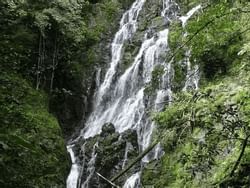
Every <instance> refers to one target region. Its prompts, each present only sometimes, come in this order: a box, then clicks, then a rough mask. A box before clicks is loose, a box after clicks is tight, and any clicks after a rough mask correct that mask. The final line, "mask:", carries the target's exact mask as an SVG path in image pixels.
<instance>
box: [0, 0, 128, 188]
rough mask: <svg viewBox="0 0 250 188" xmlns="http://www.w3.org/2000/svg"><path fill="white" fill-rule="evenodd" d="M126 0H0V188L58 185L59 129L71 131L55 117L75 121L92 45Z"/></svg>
mask: <svg viewBox="0 0 250 188" xmlns="http://www.w3.org/2000/svg"><path fill="white" fill-rule="evenodd" d="M130 3H131V1H130V0H126V1H118V0H117V1H116V0H115V1H109V0H71V1H69V0H51V1H48V0H2V1H1V2H0V27H1V30H0V45H1V49H0V54H1V56H0V71H1V75H0V123H1V126H0V151H1V153H0V167H1V172H0V187H6V188H7V187H25V188H27V187H65V184H66V182H65V180H66V176H67V174H68V172H69V157H68V155H67V153H66V148H65V142H64V139H63V135H62V132H61V128H63V131H64V136H65V135H66V134H71V132H70V131H69V130H70V128H68V127H66V125H68V124H64V123H65V122H64V121H65V119H63V118H64V117H66V118H68V119H70V120H71V122H70V125H72V126H74V121H77V120H81V118H82V111H83V110H82V108H83V107H81V105H82V101H83V99H82V96H83V95H84V96H86V95H87V94H88V89H89V88H90V86H91V84H92V83H91V80H90V81H88V79H89V78H92V77H93V73H94V69H95V66H96V65H97V64H98V63H102V62H101V61H97V59H98V58H100V57H97V56H98V55H97V54H98V53H96V49H97V47H98V45H99V43H100V42H101V41H102V40H103V39H104V38H105V37H107V36H110V35H112V30H113V29H114V28H115V27H116V26H112V27H110V22H111V21H115V20H116V19H119V17H120V11H121V9H122V8H124V9H125V8H127V6H129V5H130ZM104 18H105V19H104ZM99 54H100V53H99ZM83 79H85V80H86V82H85V84H84V85H83V84H82V80H83ZM89 85H90V86H89ZM91 87H92V86H91ZM79 101H81V102H79ZM77 105H79V106H80V107H78V106H77ZM76 106H77V107H78V108H79V109H76V108H77V107H76ZM66 108H67V110H65V109H66ZM62 111H63V112H64V111H66V112H65V113H64V114H63V115H62V114H60V113H62ZM75 111H77V112H75ZM49 112H53V113H54V114H56V115H57V117H58V119H59V121H60V125H61V126H62V127H61V128H60V126H59V124H58V121H57V120H56V119H55V117H54V116H53V115H52V114H50V113H49ZM75 113H78V114H77V115H75ZM65 114H67V115H65ZM79 114H80V115H79ZM61 117H62V118H61ZM68 119H67V120H68ZM72 119H73V120H72ZM65 127H66V128H65Z"/></svg>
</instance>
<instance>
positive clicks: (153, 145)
mask: <svg viewBox="0 0 250 188" xmlns="http://www.w3.org/2000/svg"><path fill="white" fill-rule="evenodd" d="M157 144H158V141H155V142H154V143H153V144H151V145H150V146H149V147H148V148H147V149H146V150H145V151H143V152H142V153H141V154H140V155H139V156H138V157H136V158H135V159H134V160H133V161H132V162H131V163H130V164H129V165H128V166H127V167H126V168H125V169H124V170H122V171H121V172H120V173H119V174H117V175H116V176H115V177H113V178H112V179H111V182H114V181H116V180H117V179H118V178H120V177H121V176H122V175H123V174H125V173H126V172H127V171H128V170H129V169H131V168H132V167H133V166H134V165H135V164H136V163H137V162H139V161H140V160H141V159H142V158H143V157H145V156H146V155H147V154H148V153H149V152H150V151H151V150H152V149H153V148H154V147H155V146H156V145H157Z"/></svg>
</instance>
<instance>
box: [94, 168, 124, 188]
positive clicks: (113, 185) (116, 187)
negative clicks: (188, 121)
mask: <svg viewBox="0 0 250 188" xmlns="http://www.w3.org/2000/svg"><path fill="white" fill-rule="evenodd" d="M96 174H97V175H98V176H99V177H100V178H102V179H103V180H105V181H106V182H107V183H109V184H110V185H112V187H115V188H120V187H119V186H118V185H116V184H114V183H113V182H112V181H110V180H108V179H107V178H105V177H104V176H102V175H101V174H99V173H98V172H96Z"/></svg>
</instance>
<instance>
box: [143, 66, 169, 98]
mask: <svg viewBox="0 0 250 188" xmlns="http://www.w3.org/2000/svg"><path fill="white" fill-rule="evenodd" d="M163 74H164V67H162V66H161V65H159V66H156V67H155V68H154V70H153V71H152V79H151V81H150V82H149V83H148V85H147V86H146V87H145V90H144V92H145V94H147V95H152V94H153V93H154V91H155V90H156V89H158V88H159V86H160V85H159V84H160V83H161V78H162V75H163Z"/></svg>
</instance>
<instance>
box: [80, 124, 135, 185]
mask: <svg viewBox="0 0 250 188" xmlns="http://www.w3.org/2000/svg"><path fill="white" fill-rule="evenodd" d="M83 147H84V148H83ZM77 148H79V151H75V152H76V153H80V155H78V156H81V158H79V160H80V163H81V164H82V165H83V166H82V169H81V172H82V174H81V178H80V179H81V183H82V184H85V185H87V184H88V185H91V188H92V187H93V188H95V187H96V188H97V187H98V188H105V187H107V188H108V187H110V185H109V184H107V182H106V181H104V180H103V179H102V178H100V177H99V176H98V175H97V174H96V172H97V173H100V174H101V175H102V176H104V177H106V178H107V179H111V178H112V177H113V176H115V175H116V174H117V173H118V172H120V171H121V170H122V169H123V168H124V167H125V165H126V164H127V162H128V160H130V159H132V158H134V157H136V156H137V155H138V144H137V134H136V132H135V131H132V130H128V131H126V132H124V133H122V134H119V133H117V132H115V127H114V125H113V124H111V123H106V124H105V125H103V128H102V133H101V134H100V135H97V136H95V137H93V138H90V139H87V140H86V141H85V142H84V143H79V147H77ZM92 162H93V163H92ZM91 170H95V172H93V173H91ZM135 170H136V167H134V169H132V171H131V173H132V172H133V171H135ZM125 179H126V177H124V178H123V179H120V180H119V182H117V183H118V184H122V183H123V182H124V181H125ZM79 183H80V182H79Z"/></svg>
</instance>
